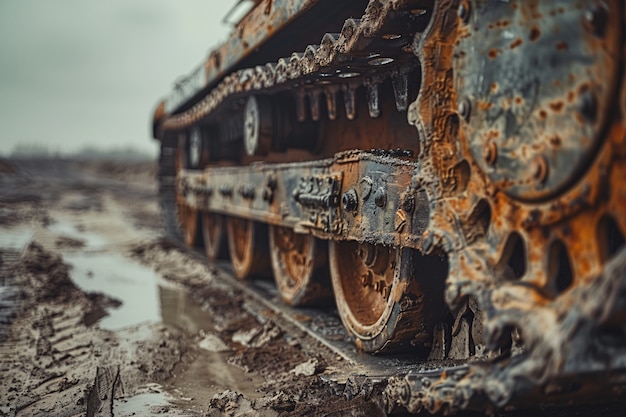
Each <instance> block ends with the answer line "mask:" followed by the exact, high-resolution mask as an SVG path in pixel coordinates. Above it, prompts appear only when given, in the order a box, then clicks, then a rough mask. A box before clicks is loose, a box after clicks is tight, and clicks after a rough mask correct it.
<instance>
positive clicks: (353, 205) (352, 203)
mask: <svg viewBox="0 0 626 417" xmlns="http://www.w3.org/2000/svg"><path fill="white" fill-rule="evenodd" d="M341 205H342V207H343V209H344V210H345V211H355V210H356V209H357V208H358V207H359V196H358V194H357V193H356V190H355V189H354V188H350V189H349V190H348V191H346V192H345V193H343V197H342V198H341Z"/></svg>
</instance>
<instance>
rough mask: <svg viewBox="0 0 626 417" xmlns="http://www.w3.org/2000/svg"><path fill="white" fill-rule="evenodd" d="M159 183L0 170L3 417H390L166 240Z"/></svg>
mask: <svg viewBox="0 0 626 417" xmlns="http://www.w3.org/2000/svg"><path fill="white" fill-rule="evenodd" d="M154 170H155V167H154V166H153V164H152V163H148V162H146V163H136V164H128V163H100V162H90V163H86V162H78V161H66V160H50V159H44V160H18V161H2V162H1V163H0V256H1V258H0V259H1V260H0V280H1V281H0V283H1V284H2V287H1V292H0V338H1V344H0V358H1V359H0V372H1V374H2V380H3V382H2V384H0V415H3V416H5V415H10V416H14V415H17V416H22V415H24V416H26V415H28V416H31V415H33V416H35V415H57V416H61V415H68V416H69V415H84V414H85V413H86V415H88V416H91V415H105V416H106V415H115V416H127V415H150V414H159V415H209V416H213V415H216V416H217V415H233V416H235V415H266V416H275V415H287V414H288V415H302V416H305V415H311V416H314V415H315V416H318V415H327V416H346V415H354V416H378V415H384V412H383V410H382V408H381V405H380V401H379V398H377V396H376V387H375V386H371V387H370V389H368V390H364V392H361V393H359V390H356V389H354V388H350V386H351V384H352V385H354V384H353V383H351V381H352V380H353V378H351V375H353V374H354V372H353V371H354V370H353V365H354V364H353V363H351V362H350V361H349V360H346V359H345V358H344V357H342V356H341V355H338V354H337V353H336V352H335V351H333V350H332V349H329V348H327V347H326V346H324V345H323V344H321V343H320V341H319V340H318V339H316V338H314V337H311V336H309V335H308V334H307V333H306V332H303V331H302V329H301V328H298V326H295V327H294V326H293V325H290V324H289V323H288V322H285V320H283V319H281V318H280V317H279V314H277V312H276V311H273V310H271V309H268V308H267V306H266V305H264V304H262V303H259V302H258V300H256V299H255V298H254V297H251V296H250V294H249V292H247V291H245V290H242V288H241V287H240V286H239V287H238V286H237V285H232V278H231V277H229V276H228V274H227V272H225V270H224V268H219V267H216V266H213V265H210V264H209V263H208V262H206V261H204V260H202V258H201V257H199V256H197V255H195V254H193V253H189V251H186V250H183V249H181V248H179V247H177V246H176V245H175V244H173V243H172V242H170V241H168V240H167V239H165V238H163V237H161V223H160V217H159V212H158V206H157V200H156V184H155V181H154ZM261 285H263V283H261ZM303 321H306V319H304V318H303ZM290 326H291V327H290ZM339 338H341V336H339ZM329 381H330V382H329ZM370 385H371V384H370ZM346 387H347V388H346Z"/></svg>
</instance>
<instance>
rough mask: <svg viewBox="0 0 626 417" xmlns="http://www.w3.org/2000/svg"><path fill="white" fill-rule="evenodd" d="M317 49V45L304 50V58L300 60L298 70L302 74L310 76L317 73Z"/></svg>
mask: <svg viewBox="0 0 626 417" xmlns="http://www.w3.org/2000/svg"><path fill="white" fill-rule="evenodd" d="M318 49H319V45H309V46H307V47H306V49H305V50H304V57H303V58H302V59H301V60H300V68H301V70H302V73H303V74H310V73H312V72H315V71H317V69H318V67H319V64H318V57H317V50H318Z"/></svg>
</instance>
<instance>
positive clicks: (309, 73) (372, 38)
mask: <svg viewBox="0 0 626 417" xmlns="http://www.w3.org/2000/svg"><path fill="white" fill-rule="evenodd" d="M429 7H432V1H423V0H421V1H420V0H417V1H415V0H413V1H407V0H398V1H387V2H370V3H369V5H368V7H367V9H366V10H365V14H364V15H363V17H362V18H361V19H348V20H346V21H345V23H344V25H343V27H342V28H341V32H340V33H327V34H326V35H324V37H323V38H322V39H321V41H320V44H319V45H310V46H308V47H307V48H306V50H304V51H303V52H300V53H293V54H292V55H291V57H289V58H281V59H280V60H278V62H275V63H268V64H266V65H265V66H257V67H255V68H247V69H242V70H239V71H235V72H233V73H232V74H230V75H228V76H226V77H225V78H224V79H223V80H222V81H221V82H220V83H219V84H218V85H217V86H216V87H215V88H214V89H213V90H211V92H210V93H209V94H208V95H207V96H205V97H204V98H203V99H201V100H200V101H199V102H198V103H196V104H194V105H193V106H192V107H191V108H190V109H189V110H186V111H184V112H182V113H180V114H176V115H172V116H170V117H168V118H167V119H166V120H165V121H164V122H163V123H162V124H161V128H162V129H164V130H173V131H177V130H182V129H185V128H189V127H190V126H193V125H194V124H196V123H198V122H199V121H200V120H202V119H204V118H206V117H208V116H210V115H211V114H212V113H214V112H215V111H216V110H217V109H218V107H219V106H220V105H223V104H224V102H226V101H227V100H231V99H236V98H238V97H246V96H248V95H250V94H251V93H254V92H260V91H262V92H275V91H277V90H287V89H292V88H295V89H296V90H297V91H298V97H299V100H298V101H297V104H298V111H297V113H298V119H299V120H300V121H302V120H303V119H304V118H305V117H306V109H305V107H304V99H305V97H308V98H309V99H310V100H311V117H312V119H313V120H317V119H319V114H320V111H319V108H320V105H321V100H320V95H321V93H322V92H323V93H324V94H325V95H326V103H327V105H328V116H329V118H330V119H333V118H334V117H336V95H337V94H338V93H339V92H343V94H344V99H345V103H346V104H345V106H346V113H347V117H348V119H354V118H355V117H356V114H355V109H356V105H355V99H356V98H355V95H354V93H355V90H356V88H358V87H360V86H362V85H364V86H367V88H368V94H369V96H368V97H369V99H370V100H369V101H370V102H371V105H370V106H369V112H370V115H371V116H372V117H377V116H378V115H379V113H380V110H379V109H378V108H377V104H378V103H377V97H378V91H377V87H378V85H379V84H381V83H382V82H383V81H384V80H385V79H388V78H391V79H392V80H393V85H394V89H395V90H396V96H395V97H396V106H397V108H398V110H399V111H403V110H406V109H407V107H408V104H409V95H408V74H409V72H410V71H411V70H413V69H414V68H416V67H417V62H416V60H415V56H414V55H413V51H412V45H411V44H412V42H413V38H414V36H415V34H416V33H417V32H419V30H420V29H421V30H423V28H424V27H425V25H426V23H427V21H428V19H427V17H428V13H427V11H428V8H429ZM398 28H400V29H401V30H398ZM392 29H393V30H392ZM390 30H391V31H390ZM324 86H326V87H324ZM313 87H316V88H313ZM320 87H322V89H321V91H320ZM337 87H340V88H339V89H337Z"/></svg>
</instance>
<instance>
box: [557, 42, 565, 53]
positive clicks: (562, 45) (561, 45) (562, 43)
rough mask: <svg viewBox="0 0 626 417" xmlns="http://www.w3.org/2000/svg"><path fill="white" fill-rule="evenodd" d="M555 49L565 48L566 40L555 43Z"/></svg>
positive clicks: (561, 49)
mask: <svg viewBox="0 0 626 417" xmlns="http://www.w3.org/2000/svg"><path fill="white" fill-rule="evenodd" d="M556 49H558V50H559V51H565V50H567V42H565V41H561V42H558V43H557V44H556Z"/></svg>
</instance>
